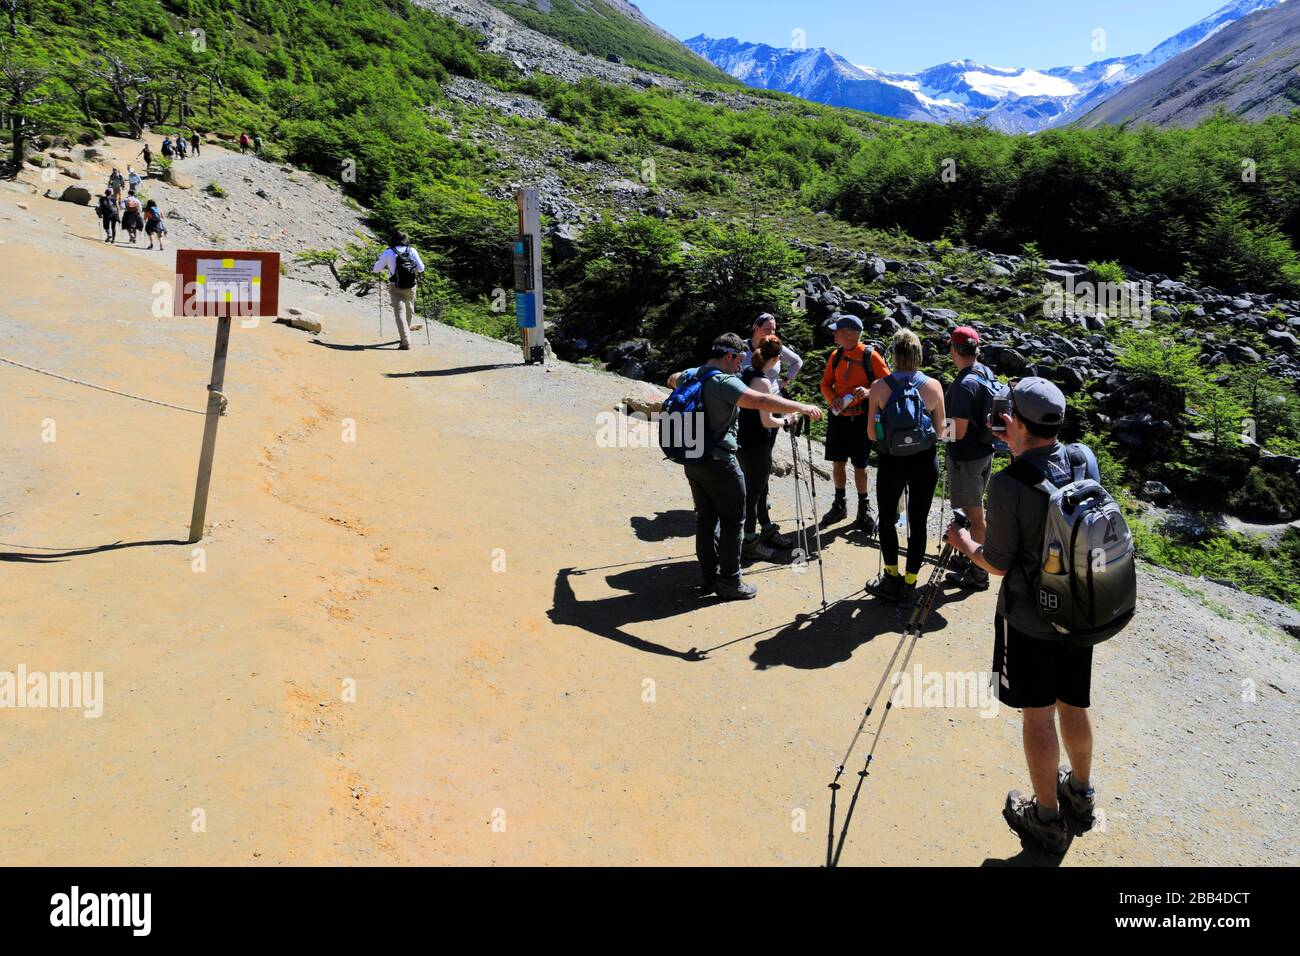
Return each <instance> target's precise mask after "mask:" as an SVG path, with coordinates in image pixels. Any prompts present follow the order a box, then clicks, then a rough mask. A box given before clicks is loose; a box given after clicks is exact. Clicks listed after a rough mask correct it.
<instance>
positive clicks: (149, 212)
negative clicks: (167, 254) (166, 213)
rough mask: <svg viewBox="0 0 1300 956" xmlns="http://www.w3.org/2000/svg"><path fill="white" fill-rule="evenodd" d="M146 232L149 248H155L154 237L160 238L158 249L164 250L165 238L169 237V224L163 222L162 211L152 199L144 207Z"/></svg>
mask: <svg viewBox="0 0 1300 956" xmlns="http://www.w3.org/2000/svg"><path fill="white" fill-rule="evenodd" d="M144 232H145V235H146V236H148V237H149V248H150V249H152V248H153V237H154V236H157V237H158V249H159V251H162V250H164V249H165V248H166V247H165V246H164V245H163V237H164V236H166V235H167V223H165V222H164V221H163V214H162V210H161V209H159V208H158V204H157V203H156V202H154V201H153V200H152V199H150V200H149V202H148V203H146V204H145V207H144Z"/></svg>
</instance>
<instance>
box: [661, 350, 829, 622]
mask: <svg viewBox="0 0 1300 956" xmlns="http://www.w3.org/2000/svg"><path fill="white" fill-rule="evenodd" d="M744 351H745V342H744V340H743V339H742V338H741V337H740V336H738V335H735V334H732V333H728V334H727V335H720V336H718V338H716V339H714V341H713V348H712V351H711V353H710V358H709V361H708V362H706V363H705V364H704V365H702V366H700V367H699V368H692V369H687V370H686V371H684V372H678V373H676V374H675V375H673V376H672V377H671V378H669V379H668V387H669V388H672V389H675V388H677V386H678V384H679V383H683V382H686V381H688V380H689V379H691V378H693V377H695V376H696V375H697V374H699V373H700V372H702V371H705V370H707V369H712V370H715V372H716V374H714V375H712V376H711V377H710V378H709V379H708V380H707V381H705V382H704V383H703V385H702V386H701V392H700V394H701V396H702V400H703V403H704V423H705V428H704V430H705V441H706V442H707V445H706V446H705V448H704V454H703V455H702V456H701V457H700V459H699V460H698V461H689V462H687V463H686V465H685V469H686V480H687V481H689V482H690V485H691V498H692V500H693V501H694V502H695V556H696V558H697V559H698V560H699V562H700V574H701V578H702V581H701V589H702V590H703V591H704V592H705V593H716V594H717V595H718V596H719V597H720V598H722V599H723V600H727V601H735V600H744V599H747V598H752V597H754V596H755V595H756V594H757V593H758V591H757V589H756V588H754V586H753V585H751V584H746V583H745V582H744V581H742V580H741V577H740V550H741V546H742V544H743V542H744V525H745V475H744V473H743V472H742V471H741V469H740V464H739V463H738V462H737V461H736V423H737V421H738V420H739V418H740V412H739V409H741V408H752V409H759V410H764V411H769V412H788V413H793V414H796V415H806V416H807V417H809V418H811V419H812V420H813V421H819V420H820V419H821V417H822V412H821V409H820V408H818V407H817V406H816V405H801V404H800V403H798V402H792V401H790V400H789V399H785V398H782V397H781V396H779V395H771V394H768V393H766V392H757V391H755V390H753V389H751V388H749V387H748V386H747V385H745V383H744V382H742V381H741V380H740V379H739V378H737V377H736V373H737V372H739V371H740V357H741V355H742V354H743V353H744ZM714 529H717V531H718V537H717V539H716V540H715V539H714V537H713V533H714Z"/></svg>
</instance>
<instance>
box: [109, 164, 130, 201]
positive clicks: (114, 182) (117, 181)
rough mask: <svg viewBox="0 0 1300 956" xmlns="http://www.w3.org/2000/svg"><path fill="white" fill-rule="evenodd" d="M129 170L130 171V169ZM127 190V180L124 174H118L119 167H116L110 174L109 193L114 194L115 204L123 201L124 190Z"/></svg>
mask: <svg viewBox="0 0 1300 956" xmlns="http://www.w3.org/2000/svg"><path fill="white" fill-rule="evenodd" d="M127 168H128V169H129V168H130V167H127ZM125 188H126V180H125V179H124V178H123V177H122V174H121V173H120V172H118V169H117V167H116V166H114V167H113V171H112V172H111V173H109V174H108V189H109V192H111V193H112V194H113V201H114V202H121V201H122V190H123V189H125Z"/></svg>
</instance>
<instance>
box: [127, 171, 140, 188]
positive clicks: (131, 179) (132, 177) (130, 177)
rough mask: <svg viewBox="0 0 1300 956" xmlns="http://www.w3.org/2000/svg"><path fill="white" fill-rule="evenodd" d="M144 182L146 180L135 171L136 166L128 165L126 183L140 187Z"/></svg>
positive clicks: (131, 186) (132, 186)
mask: <svg viewBox="0 0 1300 956" xmlns="http://www.w3.org/2000/svg"><path fill="white" fill-rule="evenodd" d="M142 182H144V180H142V179H141V178H140V174H139V173H137V172H136V171H135V167H134V166H128V167H126V184H127V185H128V186H129V187H130V188H132V189H139V188H140V184H141V183H142Z"/></svg>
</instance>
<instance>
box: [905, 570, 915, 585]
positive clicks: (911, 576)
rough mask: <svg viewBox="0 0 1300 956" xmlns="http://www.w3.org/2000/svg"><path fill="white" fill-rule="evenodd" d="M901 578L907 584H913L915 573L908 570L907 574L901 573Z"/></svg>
mask: <svg viewBox="0 0 1300 956" xmlns="http://www.w3.org/2000/svg"><path fill="white" fill-rule="evenodd" d="M903 580H904V581H906V582H907V583H908V584H915V583H916V575H915V574H912V573H911V572H910V571H909V572H908V573H907V574H905V575H903Z"/></svg>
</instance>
